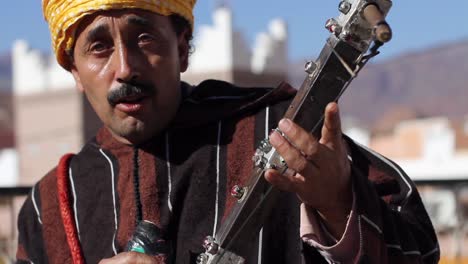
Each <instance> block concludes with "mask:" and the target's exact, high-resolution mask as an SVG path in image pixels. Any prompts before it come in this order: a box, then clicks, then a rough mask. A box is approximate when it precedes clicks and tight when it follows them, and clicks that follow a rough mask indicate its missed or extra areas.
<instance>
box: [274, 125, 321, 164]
mask: <svg viewBox="0 0 468 264" xmlns="http://www.w3.org/2000/svg"><path fill="white" fill-rule="evenodd" d="M278 127H279V129H280V130H281V131H282V132H283V133H284V134H285V136H286V138H287V139H288V140H289V142H290V143H291V144H292V145H293V146H295V147H296V148H297V149H298V150H299V151H300V152H301V153H302V154H303V155H304V156H306V157H312V156H315V154H316V152H317V150H318V145H319V144H318V141H317V140H316V138H315V137H314V136H313V135H312V134H311V133H309V132H307V131H306V130H304V129H303V128H302V127H300V126H299V125H297V124H295V123H294V122H292V121H291V120H289V119H282V120H281V121H280V122H279V124H278Z"/></svg>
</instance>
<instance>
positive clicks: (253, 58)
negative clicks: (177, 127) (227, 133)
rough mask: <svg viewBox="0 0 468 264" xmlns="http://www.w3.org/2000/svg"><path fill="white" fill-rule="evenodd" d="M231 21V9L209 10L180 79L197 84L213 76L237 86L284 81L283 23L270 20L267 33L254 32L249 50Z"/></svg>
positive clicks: (284, 35)
mask: <svg viewBox="0 0 468 264" xmlns="http://www.w3.org/2000/svg"><path fill="white" fill-rule="evenodd" d="M233 24H234V21H233V14H232V12H231V10H230V9H229V8H227V7H224V6H221V7H219V8H218V9H216V10H215V12H214V13H213V25H202V26H200V27H199V29H198V34H197V35H196V37H195V40H194V48H195V52H194V53H193V54H192V55H191V57H190V59H189V64H190V65H189V68H188V71H187V72H185V73H184V74H182V79H183V80H185V81H188V82H189V83H193V84H197V83H199V82H201V81H202V80H205V79H208V78H214V79H220V80H225V81H228V82H232V83H234V84H237V85H241V86H276V85H278V84H279V83H280V82H281V81H285V80H287V72H286V70H287V66H286V65H288V54H287V40H288V32H287V26H286V23H285V22H284V21H282V20H280V19H275V20H273V21H271V22H270V25H269V28H268V32H262V33H260V34H258V35H257V38H256V41H255V44H254V47H253V49H250V48H249V47H248V45H247V43H246V41H245V38H244V36H243V35H242V33H241V32H239V31H236V30H235V28H234V26H233Z"/></svg>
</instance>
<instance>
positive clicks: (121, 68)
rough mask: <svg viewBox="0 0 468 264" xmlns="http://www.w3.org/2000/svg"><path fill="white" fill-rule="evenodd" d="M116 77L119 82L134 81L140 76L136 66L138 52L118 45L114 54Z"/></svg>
mask: <svg viewBox="0 0 468 264" xmlns="http://www.w3.org/2000/svg"><path fill="white" fill-rule="evenodd" d="M116 55H117V56H116V57H117V58H116V62H117V65H116V67H117V69H116V76H115V77H116V79H117V81H118V82H120V83H124V82H131V81H136V80H138V79H139V78H140V77H141V72H140V70H139V66H138V52H136V51H133V50H132V49H131V48H129V47H126V46H125V45H120V46H119V47H118V49H117V54H116Z"/></svg>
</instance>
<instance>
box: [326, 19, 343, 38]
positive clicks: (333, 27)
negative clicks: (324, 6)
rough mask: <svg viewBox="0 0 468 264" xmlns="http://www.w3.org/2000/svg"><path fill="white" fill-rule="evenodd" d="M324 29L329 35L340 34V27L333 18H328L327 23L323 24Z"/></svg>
mask: <svg viewBox="0 0 468 264" xmlns="http://www.w3.org/2000/svg"><path fill="white" fill-rule="evenodd" d="M325 28H326V29H328V31H330V33H336V34H340V32H341V26H340V25H339V24H338V22H337V21H336V20H335V19H334V18H330V19H328V20H327V22H326V23H325Z"/></svg>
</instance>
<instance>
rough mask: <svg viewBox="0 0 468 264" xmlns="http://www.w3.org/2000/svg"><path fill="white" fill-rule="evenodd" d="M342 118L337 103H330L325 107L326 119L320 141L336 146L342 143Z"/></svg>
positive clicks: (332, 146) (329, 145)
mask: <svg viewBox="0 0 468 264" xmlns="http://www.w3.org/2000/svg"><path fill="white" fill-rule="evenodd" d="M341 140H342V134H341V120H340V113H339V109H338V104H337V103H334V102H333V103H329V104H328V105H327V107H326V108H325V120H324V123H323V127H322V137H321V138H320V143H321V144H325V145H327V146H328V147H331V148H336V147H338V146H340V145H341Z"/></svg>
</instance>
